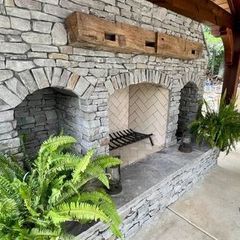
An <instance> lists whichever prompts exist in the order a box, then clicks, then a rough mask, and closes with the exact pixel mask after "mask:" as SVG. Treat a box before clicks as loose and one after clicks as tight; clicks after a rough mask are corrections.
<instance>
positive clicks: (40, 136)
mask: <svg viewBox="0 0 240 240" xmlns="http://www.w3.org/2000/svg"><path fill="white" fill-rule="evenodd" d="M80 119H81V114H80V110H79V101H78V98H77V97H76V96H72V95H69V94H68V92H63V93H60V92H58V91H57V90H56V89H54V88H44V89H42V90H38V91H36V92H34V93H33V94H30V95H28V96H27V97H26V98H25V99H24V100H23V101H22V103H21V104H19V105H18V106H17V107H16V108H15V120H16V123H17V126H16V129H17V132H18V134H19V136H20V138H21V139H22V140H23V143H24V148H25V151H26V153H27V154H28V156H30V157H33V156H34V155H35V154H36V152H37V150H38V147H39V146H40V144H41V143H42V142H43V141H44V140H46V139H47V138H49V137H50V136H52V135H55V134H59V133H61V132H62V133H65V134H70V135H72V136H75V137H76V138H81V131H80V129H81V121H80V122H79V120H80ZM78 129H79V131H78ZM76 150H77V151H78V152H81V147H80V146H79V145H78V144H77V146H76Z"/></svg>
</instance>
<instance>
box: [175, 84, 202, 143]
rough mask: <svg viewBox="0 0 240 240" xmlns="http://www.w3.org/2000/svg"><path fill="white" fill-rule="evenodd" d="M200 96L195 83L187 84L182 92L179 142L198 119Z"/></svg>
mask: <svg viewBox="0 0 240 240" xmlns="http://www.w3.org/2000/svg"><path fill="white" fill-rule="evenodd" d="M199 100H200V96H199V93H198V87H197V85H196V84H195V83H192V82H189V83H187V84H186V85H185V86H184V87H183V89H182V90H181V98H180V106H179V115H178V128H177V132H176V137H177V140H181V138H182V136H183V134H184V133H185V132H187V131H188V129H189V125H190V124H191V122H192V121H193V120H195V119H196V116H197V111H198V106H199Z"/></svg>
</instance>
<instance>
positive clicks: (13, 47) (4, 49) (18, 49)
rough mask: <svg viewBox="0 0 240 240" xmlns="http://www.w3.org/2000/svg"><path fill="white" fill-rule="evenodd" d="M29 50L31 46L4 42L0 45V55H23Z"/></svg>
mask: <svg viewBox="0 0 240 240" xmlns="http://www.w3.org/2000/svg"><path fill="white" fill-rule="evenodd" d="M29 49H30V47H29V45H27V44H25V43H7V42H3V43H1V44H0V53H15V54H22V53H26V52H27V51H28V50H29Z"/></svg>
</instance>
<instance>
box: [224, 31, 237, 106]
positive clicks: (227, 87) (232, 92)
mask: <svg viewBox="0 0 240 240" xmlns="http://www.w3.org/2000/svg"><path fill="white" fill-rule="evenodd" d="M225 51H228V49H225ZM226 55H227V54H225V57H226ZM239 77H240V32H233V60H232V64H227V61H226V60H225V72H224V81H223V89H222V93H224V92H225V91H226V102H228V103H229V102H230V101H231V99H233V98H234V97H235V96H236V93H237V88H238V83H239Z"/></svg>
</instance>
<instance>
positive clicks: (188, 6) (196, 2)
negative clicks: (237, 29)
mask: <svg viewBox="0 0 240 240" xmlns="http://www.w3.org/2000/svg"><path fill="white" fill-rule="evenodd" d="M148 1H149V2H152V3H154V4H156V5H158V6H160V7H164V8H167V9H169V10H172V11H174V12H176V13H178V14H181V15H183V16H186V17H189V18H191V19H194V20H196V21H198V22H201V23H205V24H208V25H210V26H211V25H217V26H220V27H226V28H232V27H233V18H232V15H231V14H230V13H228V12H227V11H225V10H224V9H222V8H221V7H219V6H218V5H216V4H215V3H213V2H212V1H210V0H148Z"/></svg>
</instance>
